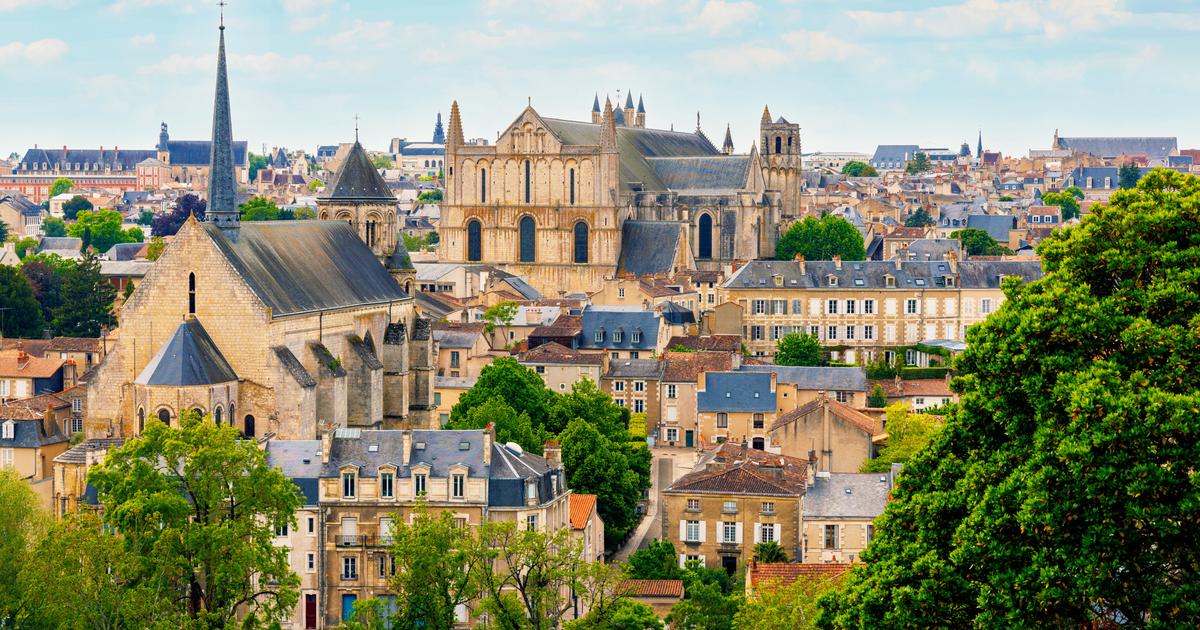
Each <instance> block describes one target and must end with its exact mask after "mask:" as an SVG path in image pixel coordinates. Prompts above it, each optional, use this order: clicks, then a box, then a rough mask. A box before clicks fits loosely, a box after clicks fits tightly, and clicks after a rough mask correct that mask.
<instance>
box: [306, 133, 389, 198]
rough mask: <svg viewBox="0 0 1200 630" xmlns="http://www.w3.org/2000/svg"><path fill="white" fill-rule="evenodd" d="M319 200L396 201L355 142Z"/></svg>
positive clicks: (361, 147)
mask: <svg viewBox="0 0 1200 630" xmlns="http://www.w3.org/2000/svg"><path fill="white" fill-rule="evenodd" d="M321 198H322V199H330V200H336V201H367V202H380V203H394V202H395V201H396V197H395V195H393V194H392V191H391V190H390V189H389V188H388V185H387V183H386V182H384V181H383V177H382V176H381V175H380V174H379V171H377V170H375V165H374V164H373V163H371V158H370V157H369V156H368V155H367V152H366V150H365V149H363V146H362V145H361V144H359V143H358V141H355V142H354V146H352V147H350V153H349V154H347V155H346V159H345V160H344V161H343V162H342V167H341V168H340V169H338V172H337V175H336V176H335V177H334V180H333V183H331V184H330V185H329V188H327V189H326V190H325V192H324V193H322V195H321Z"/></svg>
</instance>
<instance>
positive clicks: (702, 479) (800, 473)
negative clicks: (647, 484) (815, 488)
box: [665, 442, 808, 497]
mask: <svg viewBox="0 0 1200 630" xmlns="http://www.w3.org/2000/svg"><path fill="white" fill-rule="evenodd" d="M807 477H808V461H807V460H803V459H799V458H796V457H789V456H787V455H775V454H772V453H768V452H766V451H760V450H758V449H753V448H747V447H745V446H742V445H741V444H737V443H734V442H725V443H724V444H721V445H720V446H717V447H716V448H714V449H712V450H710V451H706V452H705V453H703V454H701V455H700V459H699V460H697V462H696V466H695V468H693V469H692V472H690V473H688V474H686V475H684V476H682V477H680V478H679V479H676V480H675V483H672V484H671V487H669V488H667V489H666V490H665V492H674V493H678V492H686V493H707V494H728V495H734V494H736V495H743V494H744V495H755V496H759V495H766V496H791V497H799V496H802V495H803V494H804V492H805V489H806V488H807V483H806V479H807Z"/></svg>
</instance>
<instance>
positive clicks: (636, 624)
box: [563, 597, 663, 630]
mask: <svg viewBox="0 0 1200 630" xmlns="http://www.w3.org/2000/svg"><path fill="white" fill-rule="evenodd" d="M662 627H663V623H662V621H661V620H659V618H658V615H657V614H655V612H654V609H653V608H651V607H650V606H648V605H646V604H643V603H642V602H637V601H633V600H631V599H629V598H626V597H621V598H619V599H617V600H615V601H613V603H612V605H611V606H609V607H608V608H605V609H603V610H600V611H588V614H587V615H586V616H584V617H583V618H582V619H578V620H573V621H568V622H567V623H565V624H563V629H564V630H660V629H661V628H662Z"/></svg>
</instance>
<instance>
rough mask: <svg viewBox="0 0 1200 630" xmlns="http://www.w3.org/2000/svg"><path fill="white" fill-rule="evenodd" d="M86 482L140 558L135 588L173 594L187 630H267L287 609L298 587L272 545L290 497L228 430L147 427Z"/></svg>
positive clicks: (191, 421) (204, 425)
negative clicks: (226, 629)
mask: <svg viewBox="0 0 1200 630" xmlns="http://www.w3.org/2000/svg"><path fill="white" fill-rule="evenodd" d="M88 482H89V483H91V484H92V485H93V486H95V487H96V489H97V491H98V492H99V498H100V502H101V503H102V505H103V506H104V521H105V523H106V524H107V525H109V526H111V527H114V528H116V529H117V530H118V531H120V532H122V534H123V536H124V543H125V545H126V548H127V549H128V550H129V551H130V552H131V553H133V554H134V555H136V556H137V557H139V558H140V559H141V566H140V567H139V583H140V584H143V585H146V586H150V587H154V588H159V589H162V590H164V591H168V592H171V593H176V594H179V595H181V596H179V597H176V598H174V599H173V600H172V602H173V605H174V606H175V611H176V612H177V613H178V614H180V615H186V616H187V617H188V618H189V619H190V620H191V622H190V623H191V624H193V625H195V626H196V627H206V628H221V627H232V626H235V625H236V626H240V627H243V628H246V627H250V628H267V627H269V626H270V625H271V623H272V620H274V619H278V618H280V617H281V616H283V615H285V614H287V613H290V611H291V610H292V608H293V607H294V606H295V605H296V602H297V600H298V599H299V594H298V592H297V590H296V587H297V586H298V585H299V578H297V577H296V575H295V574H294V573H292V570H291V568H290V566H289V564H288V550H287V548H286V547H279V546H276V545H275V544H274V538H275V527H276V525H278V524H281V523H292V522H294V520H295V513H296V509H297V508H298V507H299V506H300V496H299V490H298V489H297V488H296V486H295V485H294V484H292V482H291V480H289V479H288V478H287V477H286V476H285V475H284V474H283V473H282V472H280V471H279V470H278V469H276V468H272V467H271V466H270V465H268V464H267V463H266V459H265V456H264V454H263V451H262V449H260V448H258V445H257V444H255V443H254V442H253V441H246V440H241V439H239V436H238V431H237V429H235V428H233V427H231V426H229V425H224V426H219V425H217V424H215V423H213V422H212V420H211V418H203V419H202V418H199V417H197V416H196V415H195V414H194V413H190V412H189V413H184V414H183V417H182V418H181V421H180V426H179V427H177V428H176V427H168V426H166V425H164V424H162V423H161V422H159V421H158V420H151V421H149V422H147V425H146V431H145V433H144V434H143V436H142V437H137V438H132V439H130V440H129V441H128V442H126V443H125V445H124V446H122V447H121V448H119V449H116V450H114V451H110V452H109V454H108V457H107V459H106V460H105V462H104V463H103V464H102V465H100V466H97V467H95V468H93V469H92V471H91V472H90V473H89V474H88ZM239 618H241V621H239Z"/></svg>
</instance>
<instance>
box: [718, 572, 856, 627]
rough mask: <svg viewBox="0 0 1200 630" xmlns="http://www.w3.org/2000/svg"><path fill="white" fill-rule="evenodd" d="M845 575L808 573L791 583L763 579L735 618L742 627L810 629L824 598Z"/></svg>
mask: <svg viewBox="0 0 1200 630" xmlns="http://www.w3.org/2000/svg"><path fill="white" fill-rule="evenodd" d="M842 578H843V576H842V575H839V576H837V577H830V576H827V575H821V574H818V575H812V576H807V575H806V576H804V577H803V578H802V579H798V580H796V581H794V582H792V583H791V584H787V585H783V584H780V583H778V582H766V583H759V586H758V587H757V588H756V589H754V593H753V595H750V596H749V597H747V598H746V601H745V602H744V603H743V604H742V607H741V608H740V609H738V612H737V615H736V616H734V618H733V625H734V627H735V628H738V630H743V629H745V630H749V629H750V628H754V629H755V630H810V629H813V628H816V627H817V625H816V622H817V616H818V614H819V612H820V604H819V602H820V598H821V597H822V596H823V595H825V594H826V593H829V592H831V591H833V590H834V589H836V588H837V587H838V585H839V584H840V583H841V582H842Z"/></svg>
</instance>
